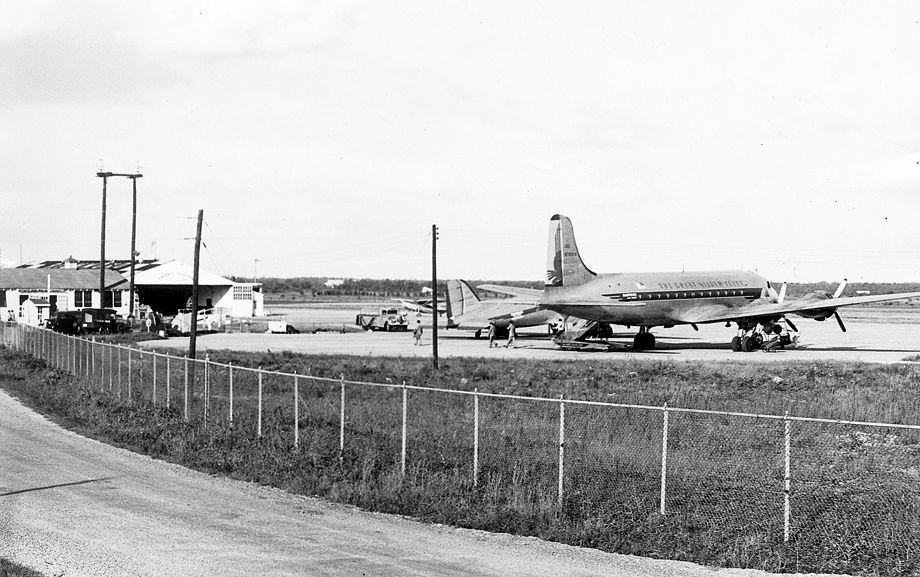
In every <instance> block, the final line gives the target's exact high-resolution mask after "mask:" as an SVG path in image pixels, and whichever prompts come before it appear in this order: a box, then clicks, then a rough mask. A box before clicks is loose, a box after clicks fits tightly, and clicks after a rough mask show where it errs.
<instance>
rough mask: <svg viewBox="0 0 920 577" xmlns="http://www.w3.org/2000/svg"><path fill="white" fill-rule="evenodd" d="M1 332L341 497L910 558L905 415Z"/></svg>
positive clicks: (919, 490) (698, 542) (759, 547)
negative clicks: (295, 467) (534, 387)
mask: <svg viewBox="0 0 920 577" xmlns="http://www.w3.org/2000/svg"><path fill="white" fill-rule="evenodd" d="M0 331H2V342H3V343H5V344H6V345H8V346H10V347H11V348H13V349H15V350H18V351H21V352H25V353H28V354H30V355H33V356H35V357H37V358H41V359H44V360H45V361H46V362H48V363H49V364H51V365H53V366H55V367H58V368H61V369H64V370H67V371H71V372H73V373H74V374H75V375H77V376H78V377H81V378H82V379H83V380H84V382H85V383H86V384H87V386H91V387H95V388H98V389H99V390H100V391H103V392H106V393H108V394H110V395H112V396H113V397H115V398H116V399H118V400H119V401H120V402H122V403H125V404H135V403H150V404H152V405H154V406H156V407H162V408H166V409H169V410H175V411H178V412H179V413H180V414H181V415H182V417H183V418H184V419H185V420H187V421H195V422H197V421H199V420H203V421H204V422H206V423H207V424H209V425H213V426H215V427H217V428H219V429H223V430H224V431H225V432H226V433H227V435H228V437H227V438H228V439H229V440H228V441H226V442H227V443H228V446H230V447H231V448H232V447H233V446H243V444H246V445H245V446H246V447H250V446H251V444H252V442H253V441H254V440H260V441H261V442H263V443H268V442H271V443H275V444H278V445H279V446H282V447H284V448H287V449H290V451H289V452H287V453H285V452H284V451H279V455H282V457H279V458H284V457H283V455H285V454H287V455H294V456H290V457H289V458H291V459H298V462H299V463H301V465H303V466H307V467H312V468H315V469H316V470H317V471H319V472H320V473H321V474H319V475H318V478H319V479H320V481H318V483H320V484H321V485H323V487H324V488H325V489H327V490H329V491H333V492H336V491H337V492H339V495H340V496H341V495H343V494H345V493H347V497H348V498H349V500H350V501H351V502H358V503H361V502H362V495H363V494H364V493H362V492H368V491H371V490H372V488H373V487H395V488H398V491H394V492H393V494H395V495H398V499H400V500H403V501H407V500H408V501H413V504H414V505H415V507H414V509H413V510H426V506H429V505H431V506H432V507H433V504H434V503H443V502H450V503H451V506H452V507H453V509H452V513H451V514H450V515H446V516H445V519H444V520H445V521H456V520H457V519H458V518H459V519H461V520H462V522H463V524H465V525H467V526H477V523H478V521H477V520H478V519H480V518H482V517H486V516H489V517H490V518H492V519H494V518H495V517H496V515H495V513H496V512H499V513H500V515H498V517H499V518H502V516H505V517H507V518H508V519H509V526H508V530H512V528H513V527H512V523H511V521H510V519H514V520H515V523H516V525H514V527H517V528H520V527H521V525H522V523H523V524H524V525H525V526H526V525H527V524H528V523H529V524H531V525H532V526H543V525H546V524H547V522H549V524H553V523H555V524H554V525H553V526H557V527H562V529H560V531H574V529H571V527H573V526H574V523H567V520H578V523H579V524H580V525H581V526H582V527H584V526H592V525H593V526H595V527H596V528H599V529H598V530H597V531H594V532H593V533H584V534H578V535H575V534H572V535H568V536H564V537H566V538H565V539H564V540H567V541H569V542H573V541H574V542H578V543H579V544H583V545H588V546H595V547H601V548H604V549H608V550H615V551H621V552H632V549H631V547H632V544H633V543H635V542H638V541H642V542H646V543H647V542H648V541H649V538H650V537H651V538H659V539H660V540H661V543H662V544H661V547H660V554H661V556H671V557H679V556H680V551H685V550H691V549H692V550H694V551H702V552H703V553H702V555H698V556H697V560H703V561H708V562H712V563H715V564H730V565H736V566H749V565H750V563H751V560H752V559H763V558H765V557H769V556H770V555H775V554H776V552H777V551H782V550H784V549H785V548H789V547H793V548H794V549H795V550H796V551H797V554H798V555H802V556H807V555H810V554H812V553H815V554H818V553H819V552H823V553H821V555H819V556H822V557H825V558H826V557H828V555H832V556H833V557H834V558H835V559H838V560H839V568H841V570H845V569H846V568H847V567H850V566H852V565H851V564H850V563H851V561H852V559H851V557H853V556H859V555H863V556H864V555H865V554H866V551H867V550H870V551H876V552H878V554H879V556H880V557H881V556H884V557H885V558H886V559H898V560H902V561H903V564H902V565H900V566H899V568H898V569H897V570H896V571H895V572H898V571H907V572H909V571H913V570H917V563H918V561H917V560H918V559H920V523H918V522H917V520H918V519H920V426H914V425H901V424H890V423H863V422H851V421H834V420H828V419H812V418H806V417H797V416H796V417H793V416H787V415H758V414H751V413H739V412H725V411H712V410H694V409H686V408H679V407H667V406H662V407H655V406H644V405H628V404H617V403H604V402H594V401H584V400H571V399H563V398H557V399H554V398H534V397H525V396H516V395H503V394H494V393H485V392H478V391H468V390H451V389H439V388H426V387H419V386H406V385H405V384H404V383H371V382H359V381H350V380H345V379H344V378H340V379H330V378H320V377H315V376H310V375H300V374H295V373H280V372H270V371H263V370H261V369H258V368H248V367H240V366H234V365H232V364H229V363H215V362H211V361H210V360H209V359H207V358H205V359H197V360H192V359H188V358H185V357H180V356H173V355H168V354H163V353H157V352H152V351H146V350H140V349H136V348H130V347H125V346H120V345H114V344H108V343H101V342H95V341H93V340H90V339H85V338H80V337H73V336H66V335H62V334H58V333H53V332H50V331H47V330H43V329H35V328H31V327H27V326H22V325H17V324H5V325H2V326H0ZM260 438H261V439H260ZM234 443H236V445H234ZM241 450H242V449H241ZM247 450H249V449H247ZM291 451H296V452H295V453H293V452H291ZM231 452H232V451H231ZM228 458H235V457H232V456H231V457H228ZM239 458H243V457H239ZM330 471H335V474H336V475H338V476H337V477H335V482H333V475H332V474H331V473H329V472H330ZM314 490H315V489H314ZM394 498H395V497H394ZM376 506H377V507H378V508H381V507H380V504H379V502H376ZM382 509H383V510H387V506H386V504H384V506H383V507H382ZM392 509H393V510H399V507H397V506H396V504H395V503H394V504H393V506H392ZM522 520H523V521H522ZM541 524H542V525H541ZM491 527H492V528H493V529H494V528H495V527H494V525H492V526H491ZM498 529H499V530H501V529H502V527H498ZM584 535H591V536H590V537H585V536H584ZM553 536H554V535H549V537H553ZM656 536H657V537H656ZM642 552H643V553H648V550H647V549H645V550H643V551H642ZM700 557H702V558H700ZM862 561H863V563H862V565H865V563H864V561H865V560H864V559H863V560H862ZM899 562H900V561H899Z"/></svg>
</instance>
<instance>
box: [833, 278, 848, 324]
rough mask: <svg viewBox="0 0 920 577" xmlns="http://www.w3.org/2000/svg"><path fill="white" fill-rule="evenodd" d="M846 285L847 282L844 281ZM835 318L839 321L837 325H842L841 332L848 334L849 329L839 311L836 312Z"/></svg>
mask: <svg viewBox="0 0 920 577" xmlns="http://www.w3.org/2000/svg"><path fill="white" fill-rule="evenodd" d="M844 284H846V281H844ZM834 318H835V319H837V324H838V325H840V330H841V331H843V332H847V327H846V326H845V325H844V324H843V319H842V318H840V315H839V314H837V311H834Z"/></svg>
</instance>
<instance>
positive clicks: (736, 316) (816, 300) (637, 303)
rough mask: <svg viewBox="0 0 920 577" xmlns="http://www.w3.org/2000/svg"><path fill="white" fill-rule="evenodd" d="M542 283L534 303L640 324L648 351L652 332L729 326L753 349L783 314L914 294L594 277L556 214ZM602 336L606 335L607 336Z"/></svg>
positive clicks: (731, 280)
mask: <svg viewBox="0 0 920 577" xmlns="http://www.w3.org/2000/svg"><path fill="white" fill-rule="evenodd" d="M547 258H548V262H547V271H546V275H547V277H546V285H545V290H544V293H543V297H542V298H541V300H540V305H541V306H543V307H545V308H547V309H550V310H553V311H557V312H559V313H562V314H564V315H571V316H575V317H579V318H582V319H587V320H589V321H594V322H597V323H600V324H602V325H604V324H606V325H624V326H627V327H634V326H635V327H639V332H638V334H636V336H635V338H634V340H633V348H634V349H637V350H642V349H652V348H654V347H655V337H654V335H653V334H652V333H651V332H650V329H652V328H654V327H665V328H669V327H672V326H674V325H678V324H689V325H691V326H693V327H694V328H696V325H698V324H704V323H717V322H724V323H726V326H731V323H735V324H736V325H737V327H738V333H737V335H736V336H735V337H734V338H733V339H732V348H733V350H736V351H740V350H747V351H752V350H756V349H758V348H760V345H761V343H762V342H763V340H764V335H769V334H770V333H772V332H779V330H777V329H779V328H780V327H779V324H778V323H780V321H785V322H786V323H787V324H788V325H789V326H790V327H791V328H792V329H793V330H795V331H797V330H798V329H796V327H795V325H794V324H793V323H792V322H791V321H790V320H789V318H788V315H790V314H795V315H799V316H801V317H805V318H811V319H815V320H819V321H823V320H826V319H828V318H830V317H834V318H835V319H836V320H837V322H838V323H839V324H840V328H841V330H843V331H846V327H845V326H844V324H843V320H842V319H841V318H840V315H839V314H837V309H838V308H840V307H845V306H851V305H857V304H863V303H873V302H882V301H889V300H899V299H908V298H913V297H920V292H911V293H895V294H885V295H871V296H856V297H841V295H842V293H843V290H844V288H845V286H846V281H844V282H843V283H841V284H840V286H839V287H838V289H837V290H836V291H835V292H834V294H833V295H829V294H827V293H826V292H823V291H817V292H813V293H810V294H808V295H806V296H804V297H801V298H797V299H794V300H792V299H788V300H787V299H786V298H785V296H786V285H785V284H783V286H782V288H781V289H780V291H779V292H777V291H776V290H775V289H774V288H773V287H771V285H770V283H769V282H768V281H767V279H765V278H764V277H762V276H760V275H758V274H755V273H752V272H748V271H702V272H662V273H613V274H600V275H598V274H596V273H594V272H593V271H591V270H590V269H588V267H586V266H585V264H584V262H583V261H582V259H581V255H580V254H579V252H578V247H577V246H576V244H575V233H574V231H573V228H572V221H571V220H569V218H568V217H566V216H563V215H560V214H557V215H554V216H553V217H552V218H551V219H550V230H549V251H548V255H547ZM608 332H609V331H608Z"/></svg>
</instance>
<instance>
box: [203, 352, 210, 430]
mask: <svg viewBox="0 0 920 577" xmlns="http://www.w3.org/2000/svg"><path fill="white" fill-rule="evenodd" d="M210 358H211V356H210V355H205V356H204V421H205V422H208V404H209V402H210V400H211V399H210V397H211V391H210V390H208V387H209V386H210V379H209V378H208V376H209V375H208V372H209V371H210V369H209V368H208V367H210V366H211V362H210Z"/></svg>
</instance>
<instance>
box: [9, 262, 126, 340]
mask: <svg viewBox="0 0 920 577" xmlns="http://www.w3.org/2000/svg"><path fill="white" fill-rule="evenodd" d="M105 288H106V290H105V296H104V298H105V302H104V303H103V302H102V298H100V295H99V269H98V268H96V270H75V269H30V268H3V269H0V320H3V321H15V322H20V323H25V324H29V325H32V326H38V325H40V324H41V323H42V322H43V321H44V320H45V319H47V318H48V316H49V315H50V314H51V313H53V312H54V311H57V310H62V311H69V310H78V309H84V308H100V307H102V306H103V305H104V306H105V307H106V308H112V309H115V311H116V312H117V313H118V314H122V315H127V314H128V285H127V284H126V282H125V278H124V277H123V276H121V275H120V274H119V273H117V272H115V271H113V270H106V271H105Z"/></svg>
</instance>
